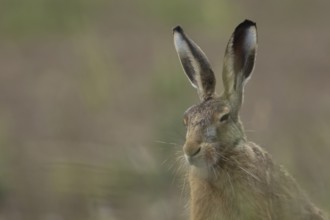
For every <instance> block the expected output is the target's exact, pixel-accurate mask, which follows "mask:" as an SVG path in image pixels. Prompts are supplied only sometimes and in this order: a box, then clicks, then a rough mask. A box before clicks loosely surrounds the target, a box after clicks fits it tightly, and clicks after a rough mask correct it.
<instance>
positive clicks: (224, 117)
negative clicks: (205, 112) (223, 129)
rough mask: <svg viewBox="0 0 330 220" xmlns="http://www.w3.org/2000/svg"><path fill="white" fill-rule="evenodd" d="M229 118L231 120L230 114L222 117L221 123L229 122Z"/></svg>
mask: <svg viewBox="0 0 330 220" xmlns="http://www.w3.org/2000/svg"><path fill="white" fill-rule="evenodd" d="M228 118H229V114H225V115H223V116H221V118H220V122H225V121H227V120H228Z"/></svg>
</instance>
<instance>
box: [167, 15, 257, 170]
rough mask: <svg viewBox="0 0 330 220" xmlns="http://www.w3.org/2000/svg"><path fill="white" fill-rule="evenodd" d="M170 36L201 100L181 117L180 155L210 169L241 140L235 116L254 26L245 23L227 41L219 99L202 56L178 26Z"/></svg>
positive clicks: (251, 53) (247, 70)
mask: <svg viewBox="0 0 330 220" xmlns="http://www.w3.org/2000/svg"><path fill="white" fill-rule="evenodd" d="M173 32H174V45H175V48H176V51H177V53H178V55H179V58H180V61H181V64H182V66H183V69H184V71H185V73H186V75H187V77H188V79H189V81H190V82H191V84H192V86H193V87H194V88H196V89H197V93H198V95H199V97H200V99H201V102H200V103H199V104H196V105H194V106H192V107H190V108H189V109H188V110H187V111H186V112H185V113H184V123H185V125H186V127H187V134H186V142H185V144H184V146H183V151H184V154H185V157H186V159H187V160H188V161H189V163H190V164H191V165H194V166H197V167H204V166H207V167H210V166H214V165H216V164H217V163H219V161H221V159H222V158H223V155H224V154H225V153H226V152H227V153H228V152H230V151H233V150H234V149H235V148H236V147H238V146H239V144H240V143H241V142H242V141H244V140H245V135H244V131H243V127H242V125H241V123H240V121H239V115H238V114H239V110H240V107H241V104H242V101H243V92H244V85H245V83H246V81H247V80H248V79H249V78H250V76H251V73H252V70H253V66H254V61H255V56H256V49H257V30H256V24H255V23H254V22H252V21H249V20H245V21H244V22H242V23H241V24H239V25H238V26H237V27H236V29H235V31H234V33H233V34H232V36H231V38H230V40H229V43H228V45H227V49H226V52H225V57H224V64H223V72H222V80H223V84H224V92H223V93H222V94H221V95H220V96H217V95H216V93H215V84H216V80H215V76H214V73H213V71H212V68H211V67H210V64H209V61H208V59H207V57H206V55H205V54H204V53H203V51H202V50H201V49H200V48H199V47H198V46H197V45H196V44H195V43H194V42H193V41H192V40H191V39H190V38H188V36H187V35H186V34H185V33H184V32H183V30H182V28H181V27H180V26H177V27H175V28H174V30H173Z"/></svg>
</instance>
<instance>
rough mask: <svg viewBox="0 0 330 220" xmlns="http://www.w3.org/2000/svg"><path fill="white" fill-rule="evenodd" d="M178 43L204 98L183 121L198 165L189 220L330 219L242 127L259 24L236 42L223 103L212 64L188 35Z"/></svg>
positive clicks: (177, 32) (193, 169)
mask: <svg viewBox="0 0 330 220" xmlns="http://www.w3.org/2000/svg"><path fill="white" fill-rule="evenodd" d="M174 43H175V47H176V50H177V52H178V55H179V58H180V60H181V63H182V65H183V67H184V70H185V72H186V74H187V76H188V78H189V80H190V82H191V83H192V85H193V86H194V87H195V88H196V89H197V91H198V94H199V96H200V98H201V103H199V104H197V105H194V106H192V107H190V108H189V109H188V110H187V111H186V112H185V114H184V122H185V124H186V126H187V134H186V142H185V144H184V146H183V151H184V154H185V157H186V159H187V161H188V162H189V164H190V165H191V166H190V170H189V185H190V210H191V217H190V219H191V220H240V219H247V220H249V219H251V220H295V219H296V220H298V219H299V220H322V219H325V217H324V216H323V214H322V213H321V211H320V210H319V209H318V208H316V206H314V205H313V203H312V202H310V200H309V199H308V197H307V196H306V195H305V193H304V192H303V191H302V190H301V189H300V188H299V186H298V185H297V183H296V181H295V180H294V179H293V178H292V177H291V176H290V175H289V174H288V173H287V172H286V171H285V170H284V169H283V168H282V167H281V166H278V165H276V164H274V163H273V160H272V159H271V157H270V156H269V154H268V153H267V152H265V151H264V150H263V149H262V148H260V147H259V146H258V145H256V144H254V143H252V142H248V141H247V138H246V136H245V133H244V129H243V126H242V124H241V122H240V120H239V110H240V107H241V105H242V100H243V91H244V85H245V83H246V81H247V79H248V78H249V77H250V76H251V74H252V70H253V66H254V61H255V57H256V50H257V32H256V25H255V23H253V22H251V21H248V20H246V21H244V22H242V23H241V24H240V25H238V26H237V27H236V29H235V31H234V33H233V35H232V37H231V38H230V40H229V43H228V46H227V49H226V54H225V59H224V69H223V74H222V76H223V83H224V88H225V91H224V92H223V94H222V95H221V96H217V95H216V94H215V92H214V85H215V77H214V76H213V71H212V69H211V67H210V65H209V62H208V60H207V57H206V56H205V54H204V53H203V52H202V50H201V49H200V48H199V47H198V46H197V45H196V44H195V43H194V42H193V41H192V40H191V39H190V38H188V37H187V36H186V35H185V34H184V32H183V30H182V28H181V27H177V28H175V29H174ZM208 85H212V86H208Z"/></svg>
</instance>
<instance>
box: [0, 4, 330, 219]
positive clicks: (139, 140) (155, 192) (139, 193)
mask: <svg viewBox="0 0 330 220" xmlns="http://www.w3.org/2000/svg"><path fill="white" fill-rule="evenodd" d="M0 5H1V6H0V219H1V220H7V219H8V220H9V219H10V220H11V219H12V220H39V219H40V220H85V219H86V220H131V219H144V220H154V219H158V220H165V219H166V220H169V219H171V220H179V219H180V220H181V219H187V215H186V208H185V207H186V199H187V196H186V192H185V189H184V187H183V186H184V182H183V178H182V176H183V175H184V170H182V169H179V166H180V164H178V163H177V162H176V161H177V160H176V157H177V156H178V154H180V151H181V144H182V143H183V142H184V134H185V130H184V126H183V125H182V114H183V112H184V111H185V110H186V108H188V107H189V106H190V105H192V104H194V103H196V102H197V101H198V99H197V95H196V92H195V91H194V89H193V88H192V87H191V86H190V83H189V82H188V80H187V79H186V77H185V76H184V73H183V71H182V68H181V66H180V64H179V61H178V58H177V55H176V53H175V50H174V47H173V43H172V27H174V26H175V25H177V24H181V25H182V26H183V27H184V29H185V30H186V32H187V33H189V35H190V36H191V37H192V38H193V39H194V40H195V41H196V42H197V43H198V44H199V45H200V46H201V47H202V48H203V49H204V51H205V52H206V53H207V54H208V56H209V58H210V61H211V63H212V65H213V67H214V70H215V72H216V73H217V78H218V84H219V85H218V87H219V88H218V91H219V92H220V91H221V83H220V82H221V75H220V74H221V69H222V57H223V54H224V48H225V46H226V43H227V41H228V39H229V36H230V34H231V33H232V31H233V29H234V27H235V26H236V25H237V24H238V23H239V22H241V21H242V20H244V19H245V18H249V19H251V20H254V21H256V22H257V25H258V32H259V50H258V56H257V62H256V68H255V71H254V74H253V77H252V79H251V80H250V82H249V84H248V85H247V88H246V96H245V103H244V106H243V109H242V121H243V122H244V124H245V128H246V130H247V134H248V136H249V139H250V140H253V141H255V142H256V143H258V144H259V145H261V146H263V147H264V148H266V149H267V150H268V151H269V152H271V153H272V155H273V157H274V160H276V161H277V162H278V163H281V164H284V165H285V166H286V167H287V168H288V170H289V171H290V172H291V173H292V174H293V176H295V177H296V179H297V181H298V182H299V183H300V184H301V185H302V186H303V187H304V188H305V190H306V192H307V193H308V194H309V195H310V196H311V198H312V199H313V201H315V203H316V204H318V205H319V206H320V207H322V208H323V209H324V210H326V211H327V212H329V211H330V171H329V169H330V159H329V158H330V26H329V21H330V14H329V10H328V9H329V8H330V1H322V0H315V1H307V0H300V1H298V0H295V1H256V0H255V1H243V0H241V1H229V0H227V1H215V0H206V1H188V0H180V1H177V0H166V1H161V0H155V1H147V0H138V1H129V0H122V1H119V0H117V1H114V0H110V1H105V0H93V1H92V0H66V1H64V0H45V1H42V0H29V1H23V0H2V1H1V3H0Z"/></svg>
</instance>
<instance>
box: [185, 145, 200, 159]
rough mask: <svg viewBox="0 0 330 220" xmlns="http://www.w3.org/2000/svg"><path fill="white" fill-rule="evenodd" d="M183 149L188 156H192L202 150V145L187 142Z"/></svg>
mask: <svg viewBox="0 0 330 220" xmlns="http://www.w3.org/2000/svg"><path fill="white" fill-rule="evenodd" d="M183 151H184V153H185V155H186V156H187V157H188V158H192V157H195V156H197V155H198V154H199V153H200V152H201V147H200V144H199V143H192V142H187V143H185V145H184V146H183Z"/></svg>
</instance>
